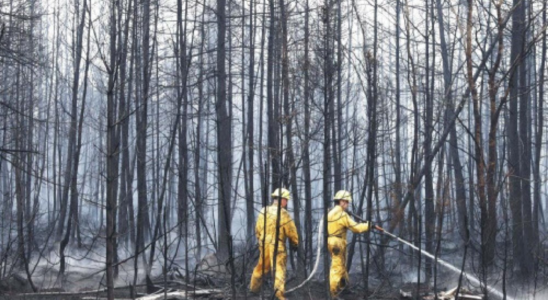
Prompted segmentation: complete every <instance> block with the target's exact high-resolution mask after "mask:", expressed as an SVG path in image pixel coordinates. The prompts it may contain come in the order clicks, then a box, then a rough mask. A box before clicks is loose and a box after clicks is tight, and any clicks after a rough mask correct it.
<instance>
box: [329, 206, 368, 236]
mask: <svg viewBox="0 0 548 300" xmlns="http://www.w3.org/2000/svg"><path fill="white" fill-rule="evenodd" d="M327 222H328V223H327V232H328V234H329V237H338V238H340V239H342V240H344V241H346V231H347V230H348V229H350V231H352V232H354V233H362V232H366V231H368V230H369V223H358V222H356V221H354V220H352V218H351V217H350V216H349V215H348V213H346V212H345V211H344V210H343V209H342V207H340V206H339V205H336V206H335V207H333V208H332V209H331V211H329V214H328V215H327Z"/></svg>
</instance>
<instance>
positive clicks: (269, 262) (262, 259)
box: [249, 244, 287, 300]
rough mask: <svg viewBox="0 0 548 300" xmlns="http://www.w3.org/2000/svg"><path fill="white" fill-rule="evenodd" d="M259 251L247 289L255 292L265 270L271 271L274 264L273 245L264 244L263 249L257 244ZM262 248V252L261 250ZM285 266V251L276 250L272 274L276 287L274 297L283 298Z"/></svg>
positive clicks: (257, 290) (259, 285)
mask: <svg viewBox="0 0 548 300" xmlns="http://www.w3.org/2000/svg"><path fill="white" fill-rule="evenodd" d="M259 250H260V252H261V254H260V256H259V262H258V263H257V265H256V266H255V269H253V275H251V283H250V284H249V289H250V290H251V291H252V292H254V293H257V292H259V290H260V288H261V284H262V279H263V276H264V275H265V274H267V272H273V271H274V270H273V265H274V245H270V244H266V245H265V246H264V249H263V247H262V246H259ZM263 250H264V252H263ZM286 268H287V253H286V252H285V251H284V250H281V251H280V250H278V253H277V255H276V274H275V275H274V288H275V289H276V297H277V298H278V299H280V300H282V299H285V296H284V292H285V271H286Z"/></svg>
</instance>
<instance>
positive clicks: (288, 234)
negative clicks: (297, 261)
mask: <svg viewBox="0 0 548 300" xmlns="http://www.w3.org/2000/svg"><path fill="white" fill-rule="evenodd" d="M280 208H281V211H280V231H279V233H278V239H279V242H278V251H285V241H286V239H289V242H290V243H291V244H292V245H294V246H298V245H299V235H298V234H297V227H296V226H295V222H293V219H292V218H291V216H290V215H289V213H288V212H287V210H285V208H282V207H280ZM277 215H278V204H272V205H270V206H267V207H265V208H263V209H262V210H261V212H260V213H259V217H258V218H257V224H256V225H255V236H256V237H257V241H258V242H259V244H260V245H262V243H263V239H264V241H265V243H266V244H271V245H275V244H274V243H275V242H276V217H277ZM265 216H266V230H265Z"/></svg>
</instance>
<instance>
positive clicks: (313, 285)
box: [0, 270, 456, 300]
mask: <svg viewBox="0 0 548 300" xmlns="http://www.w3.org/2000/svg"><path fill="white" fill-rule="evenodd" d="M49 272H53V270H49ZM39 273H41V274H42V275H46V274H47V273H48V272H45V271H42V272H39ZM50 275H51V274H50ZM173 275H174V274H171V276H170V277H171V278H170V279H169V280H168V285H167V286H168V288H171V289H177V290H180V291H183V290H184V289H185V287H184V283H183V281H182V279H181V278H174V277H173ZM218 275H219V276H213V277H210V278H209V279H208V280H203V277H202V279H201V280H199V281H198V282H196V284H195V286H194V285H192V286H187V287H188V290H189V295H193V292H192V290H193V289H195V290H197V291H206V290H211V291H212V292H211V293H209V294H206V295H203V296H191V297H189V299H232V289H231V287H230V285H229V284H228V282H227V280H226V279H222V278H221V277H225V276H224V275H222V274H218ZM288 275H289V278H288V280H287V284H286V289H291V288H292V287H294V286H297V285H298V284H300V283H301V282H302V281H301V280H299V279H297V278H295V276H294V275H292V274H291V272H290V273H289V274H288ZM101 277H102V275H98V274H97V275H95V276H89V273H87V272H83V271H82V270H80V271H79V272H75V271H73V272H72V273H71V274H70V279H69V280H67V281H66V284H65V285H64V286H60V287H56V288H51V289H44V290H40V292H39V293H35V294H33V293H32V290H29V288H30V287H29V286H28V284H27V283H26V281H25V278H24V277H23V276H21V275H18V276H16V277H12V278H11V279H10V280H11V282H10V283H7V282H4V283H0V300H19V299H28V300H38V299H44V300H53V299H58V300H92V299H106V293H105V292H104V291H101V292H90V291H94V290H96V289H97V288H98V287H101V288H103V287H104V286H102V285H101V284H100V282H101V281H102V280H104V278H101ZM441 277H445V278H446V280H439V281H438V287H440V288H439V289H438V290H444V289H449V288H452V287H453V286H452V285H454V284H456V283H455V282H454V278H452V277H451V276H446V275H444V274H441V276H440V278H441ZM44 278H45V277H44ZM44 278H42V279H44ZM321 278H322V277H321V274H320V276H316V277H315V280H312V281H310V282H309V283H308V284H306V285H305V286H304V287H302V288H301V289H298V290H297V291H295V292H294V293H291V294H289V295H286V296H287V297H288V298H289V299H311V300H312V299H326V296H325V284H324V282H323V281H322V280H321ZM361 278H363V277H362V276H361V272H356V273H353V274H351V282H352V283H353V284H352V285H351V286H349V287H348V288H347V289H346V290H345V292H344V293H343V294H342V295H340V297H339V298H340V299H345V300H348V299H365V298H366V297H365V296H366V295H367V296H368V297H367V299H370V300H393V299H402V298H401V297H400V289H401V288H402V287H404V289H407V290H411V291H415V290H416V287H417V285H416V283H405V282H403V281H402V277H401V276H399V275H392V276H390V278H384V279H379V278H375V277H374V276H371V277H370V280H369V290H368V291H367V292H366V290H365V289H364V285H363V281H362V279H361ZM38 279H39V278H38V277H36V278H35V280H37V281H38ZM41 282H47V281H46V280H42V281H41ZM240 282H241V281H240ZM7 284H9V285H10V289H9V290H7V289H6V285H7ZM76 284H77V285H78V286H76ZM162 286H163V278H162V276H159V277H157V278H155V280H154V286H151V285H150V284H149V287H148V288H149V290H148V291H147V285H146V284H144V282H141V284H140V285H138V287H137V288H136V293H137V295H138V296H144V295H147V294H150V293H152V290H150V289H151V288H154V287H156V288H161V287H162ZM271 287H272V279H271V278H270V276H267V278H266V280H265V282H264V284H263V289H262V291H261V293H259V294H252V293H249V292H248V289H247V286H244V284H243V283H240V284H237V286H236V287H235V292H236V299H249V300H259V299H261V300H263V299H267V300H270V299H274V297H273V290H272V288H271ZM69 292H70V293H71V294H67V293H69ZM115 297H116V299H132V298H131V290H130V288H129V287H127V286H123V285H119V287H117V288H116V289H115ZM168 299H169V298H168Z"/></svg>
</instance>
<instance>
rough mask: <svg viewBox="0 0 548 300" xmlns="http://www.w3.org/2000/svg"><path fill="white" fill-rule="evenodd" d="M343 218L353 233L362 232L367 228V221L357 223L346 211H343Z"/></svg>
mask: <svg viewBox="0 0 548 300" xmlns="http://www.w3.org/2000/svg"><path fill="white" fill-rule="evenodd" d="M345 218H346V223H347V224H346V227H347V228H348V229H350V231H352V232H353V233H362V232H366V231H368V230H369V222H366V223H358V222H356V221H354V220H352V218H351V217H350V216H349V215H348V214H347V213H345Z"/></svg>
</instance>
